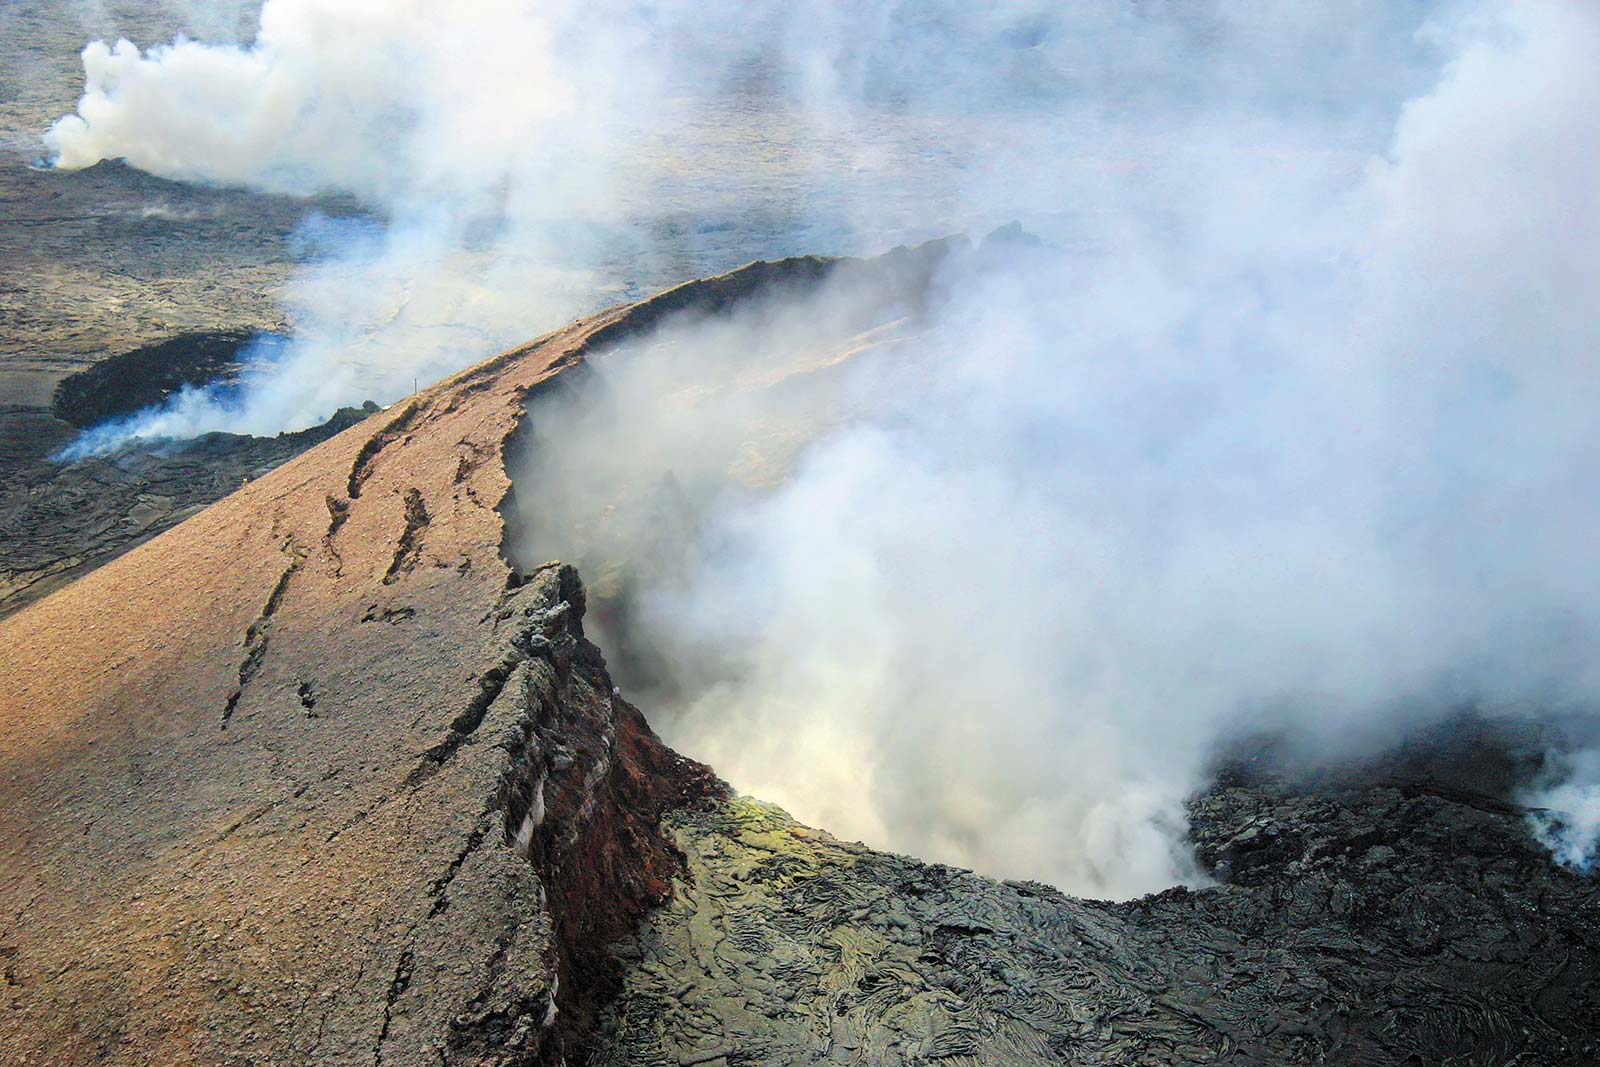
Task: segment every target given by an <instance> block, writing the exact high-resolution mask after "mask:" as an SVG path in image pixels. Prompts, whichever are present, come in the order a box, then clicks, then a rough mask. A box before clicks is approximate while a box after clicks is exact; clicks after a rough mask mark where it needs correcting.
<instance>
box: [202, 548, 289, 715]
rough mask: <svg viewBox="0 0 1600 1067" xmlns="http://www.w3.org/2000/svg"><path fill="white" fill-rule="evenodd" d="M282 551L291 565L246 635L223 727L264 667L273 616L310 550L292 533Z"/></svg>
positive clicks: (224, 713) (224, 711)
mask: <svg viewBox="0 0 1600 1067" xmlns="http://www.w3.org/2000/svg"><path fill="white" fill-rule="evenodd" d="M281 551H283V552H285V553H287V554H288V555H289V556H290V557H291V559H290V561H289V565H288V566H287V567H285V568H284V569H283V573H282V574H281V575H279V576H278V582H277V584H276V585H274V586H273V587H272V592H271V593H269V594H267V602H266V603H265V604H264V605H262V607H261V614H260V615H258V616H256V620H255V622H252V623H251V624H250V628H249V629H248V630H246V631H245V635H244V650H245V651H244V659H242V660H240V661H239V685H238V688H236V689H234V691H233V692H232V693H230V694H229V695H228V702H227V704H226V705H224V706H223V709H222V729H224V730H226V729H227V728H228V723H229V722H230V721H231V720H232V719H233V713H234V710H235V709H236V708H237V707H238V706H239V698H240V697H242V696H244V688H245V686H247V685H249V684H250V682H251V680H252V679H253V678H255V676H256V674H257V673H258V672H259V671H260V670H261V663H262V661H263V660H264V659H266V656H267V641H268V638H269V637H270V636H271V629H272V617H273V616H274V615H275V614H277V611H278V607H279V606H280V605H281V604H282V603H283V598H284V595H285V594H286V593H287V592H288V591H289V582H290V581H291V580H292V579H293V578H294V576H295V574H296V573H297V572H298V571H299V570H300V568H301V567H302V566H304V564H305V561H306V556H307V552H306V551H305V549H303V548H301V547H300V546H299V545H298V544H296V543H295V541H294V539H293V538H292V537H291V538H289V540H287V541H285V542H284V544H283V546H282V548H281Z"/></svg>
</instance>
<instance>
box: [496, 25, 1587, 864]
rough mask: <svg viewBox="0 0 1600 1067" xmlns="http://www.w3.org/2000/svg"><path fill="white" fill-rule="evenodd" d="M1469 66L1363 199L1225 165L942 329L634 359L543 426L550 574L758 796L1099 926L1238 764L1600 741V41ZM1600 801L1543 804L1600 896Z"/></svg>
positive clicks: (1427, 107)
mask: <svg viewBox="0 0 1600 1067" xmlns="http://www.w3.org/2000/svg"><path fill="white" fill-rule="evenodd" d="M1441 32H1442V31H1441ZM1455 32H1456V34H1457V36H1453V37H1451V38H1449V39H1448V44H1449V46H1450V47H1451V48H1452V49H1453V50H1454V53H1455V54H1454V58H1453V59H1452V60H1451V61H1450V62H1449V63H1448V64H1447V65H1446V66H1445V67H1444V68H1443V70H1442V72H1441V74H1440V76H1439V79H1438V81H1437V83H1436V85H1434V86H1433V87H1432V88H1431V89H1430V90H1428V91H1427V92H1425V93H1424V94H1422V95H1419V96H1418V97H1417V98H1415V99H1414V100H1412V101H1411V102H1410V103H1408V104H1407V105H1406V106H1405V107H1404V109H1403V110H1401V111H1400V112H1399V115H1398V120H1397V122H1396V124H1395V125H1394V128H1393V132H1392V135H1391V137H1390V138H1389V140H1388V143H1387V144H1386V145H1385V146H1384V148H1383V150H1382V151H1381V152H1379V153H1376V154H1375V155H1374V156H1372V157H1371V158H1370V160H1369V161H1368V162H1366V164H1365V165H1364V166H1358V167H1351V166H1349V165H1348V162H1347V161H1346V160H1345V159H1343V158H1342V156H1338V157H1334V158H1328V157H1326V156H1319V155H1314V154H1308V153H1301V154H1298V155H1297V156H1296V157H1295V158H1294V159H1292V160H1290V161H1288V162H1287V163H1286V164H1285V165H1281V166H1275V167H1266V168H1263V167H1260V166H1258V165H1256V161H1254V160H1252V159H1250V158H1249V153H1248V151H1247V149H1248V147H1249V146H1248V145H1243V144H1240V145H1235V146H1234V147H1236V148H1238V149H1239V155H1237V156H1233V157H1230V156H1229V155H1228V154H1226V153H1223V152H1221V151H1219V150H1220V149H1221V148H1223V147H1224V145H1223V143H1222V142H1220V141H1219V140H1217V139H1216V137H1217V136H1218V134H1217V129H1216V128H1208V129H1205V130H1202V131H1199V132H1201V133H1204V134H1206V135H1207V136H1205V137H1197V138H1196V139H1195V140H1193V141H1191V142H1190V143H1188V144H1184V145H1178V146H1175V147H1173V148H1172V149H1171V151H1172V153H1173V156H1174V158H1175V159H1178V160H1182V161H1183V162H1185V163H1186V164H1188V165H1187V166H1186V167H1185V168H1184V173H1185V174H1186V175H1187V185H1186V187H1185V188H1183V189H1182V190H1181V191H1178V190H1173V191H1172V192H1171V195H1169V196H1168V197H1167V198H1166V200H1165V204H1166V206H1167V209H1168V210H1166V211H1165V212H1162V213H1159V214H1158V213H1149V212H1143V211H1137V210H1136V211H1123V210H1118V208H1119V207H1120V206H1121V205H1118V204H1116V203H1107V202H1105V201H1101V202H1100V204H1101V206H1103V207H1104V209H1105V210H1104V211H1103V212H1102V213H1101V214H1099V215H1096V216H1095V217H1093V218H1092V219H1087V220H1086V219H1084V218H1083V217H1076V218H1073V219H1072V220H1071V222H1070V224H1067V225H1060V226H1058V229H1059V230H1060V232H1058V233H1055V234H1053V235H1051V236H1053V237H1054V238H1055V241H1054V242H1053V243H1052V244H1048V245H1045V246H1041V247H1031V246H1029V245H1027V244H1026V243H1016V242H1013V243H1011V244H1009V245H1006V244H1001V245H999V246H998V247H991V248H989V249H986V250H984V251H982V252H980V253H979V254H976V255H966V256H963V255H956V256H953V257H950V258H949V259H948V260H947V261H946V262H945V265H944V267H943V269H942V270H941V272H940V275H939V277H938V278H937V279H936V280H935V282H934V284H933V285H932V288H931V290H930V293H931V295H930V298H929V299H930V303H931V306H930V307H929V308H927V309H912V310H910V311H907V309H905V308H903V307H898V306H894V305H885V306H883V307H881V308H880V309H879V310H878V313H877V314H876V316H872V315H865V314H863V312H862V309H861V308H860V307H859V286H858V285H856V284H854V282H851V283H843V284H839V285H835V286H832V287H825V288H824V289H823V290H821V291H820V292H817V293H811V294H808V295H806V296H805V297H803V298H797V299H796V300H794V301H792V302H790V303H788V304H780V305H778V306H776V307H774V306H772V305H771V304H770V303H758V304H757V305H756V306H754V307H753V308H751V309H748V310H746V311H744V312H742V313H740V314H738V315H736V316H734V317H733V318H731V319H727V320H715V321H711V322H698V321H688V322H683V323H677V324H674V325H671V326H669V327H668V328H665V329H663V330H662V331H661V332H660V334H659V335H658V336H656V337H654V338H652V339H648V340H645V341H640V342H634V343H631V344H629V345H626V346H624V347H622V348H619V349H618V350H616V351H613V352H611V353H609V354H607V355H605V356H602V357H600V358H598V359H597V360H596V361H595V364H594V367H595V369H594V373H593V377H592V379H591V380H590V381H588V382H586V383H585V384H584V385H583V386H582V387H581V389H580V390H579V391H578V394H577V395H576V396H566V395H562V396H557V397H553V398H551V399H550V400H549V401H547V402H546V403H544V404H542V405H540V406H537V407H536V408H535V409H534V411H533V413H532V415H531V427H532V433H533V438H534V439H533V443H532V445H531V448H530V452H529V456H528V459H527V461H526V463H527V465H526V467H525V468H524V469H523V471H522V472H521V473H520V475H519V491H521V493H522V494H523V500H524V504H525V506H526V509H527V515H526V522H527V524H528V526H529V528H530V530H529V541H530V543H529V544H528V545H527V546H525V548H524V550H523V551H524V553H525V554H526V555H527V556H528V558H529V559H530V560H532V559H533V558H535V557H539V556H540V555H541V554H543V555H551V556H554V555H564V556H567V557H569V558H571V557H574V556H575V557H576V558H578V559H579V561H580V563H581V564H583V565H585V566H586V567H587V569H588V571H589V573H590V576H591V580H594V581H596V582H597V583H598V584H597V585H596V590H595V593H596V599H597V601H598V603H599V609H598V611H597V615H598V620H597V621H598V623H599V625H600V626H602V627H604V628H606V629H607V630H608V631H609V632H607V633H606V634H605V635H604V640H605V641H606V642H607V644H608V645H609V646H610V647H613V648H614V649H617V650H618V651H619V653H620V657H621V662H620V663H619V664H618V669H619V674H620V675H621V676H623V677H624V678H625V679H627V680H629V681H630V682H632V683H633V684H636V685H638V686H641V687H643V689H644V694H643V695H642V696H641V699H642V700H643V701H644V702H645V703H646V704H647V705H648V706H650V707H652V708H653V709H655V710H656V711H657V712H658V715H657V718H658V724H659V725H660V726H661V728H662V729H663V730H664V731H665V732H666V734H667V736H668V737H669V739H670V740H672V741H674V742H675V743H677V744H679V745H680V746H681V747H684V748H686V749H687V750H688V751H691V752H693V753H695V754H696V755H699V756H702V757H704V758H706V759H708V760H709V761H710V762H711V763H712V764H713V765H714V766H716V767H718V768H719V770H721V771H722V772H723V773H724V774H726V775H728V776H729V777H731V778H732V780H733V781H734V782H735V783H737V784H738V785H740V786H742V787H745V788H748V789H750V790H752V791H754V792H757V793H759V794H762V795H764V796H768V797H771V798H773V799H776V800H778V801H779V802H780V803H784V804H786V805H788V806H790V807H791V808H792V809H793V810H795V811H797V812H798V813H799V814H801V815H802V816H803V817H805V818H808V819H810V820H812V821H816V822H818V823H820V824H822V825H825V826H828V827H830V828H831V829H834V830H836V831H837V832H840V833H844V834H848V835H851V836H859V837H862V838H864V839H866V840H868V841H870V842H873V843H876V844H880V845H889V846H892V847H896V848H900V849H904V850H907V851H911V852H915V853H917V854H920V855H925V856H933V857H937V858H940V859H945V860H949V861H953V862H957V863H962V864H968V865H975V866H977V867H979V868H981V869H985V870H989V871H995V872H999V873H1004V874H1008V875H1016V876H1029V877H1036V878H1042V879H1046V880H1049V881H1052V882H1054V883H1056V884H1059V885H1064V886H1067V887H1069V888H1072V889H1075V890H1079V891H1086V892H1093V893H1105V894H1116V895H1121V894H1129V893H1136V892H1142V891H1148V890H1152V889H1158V888H1161V887H1164V886H1167V885H1170V884H1172V883H1174V882H1175V881H1180V880H1186V879H1193V878H1194V877H1196V872H1195V871H1194V870H1193V868H1192V866H1191V864H1190V861H1189V859H1188V855H1187V852H1186V850H1185V848H1184V846H1183V841H1182V838H1183V833H1184V815H1183V808H1182V803H1183V799H1184V797H1185V796H1186V795H1187V794H1188V793H1189V792H1191V791H1192V790H1193V789H1195V788H1197V787H1199V786H1200V785H1201V784H1202V783H1203V780H1204V775H1205V773H1206V769H1207V766H1208V763H1209V761H1210V760H1211V758H1212V757H1213V756H1214V755H1215V752H1216V748H1217V745H1218V743H1219V741H1220V740H1222V739H1224V738H1227V737H1231V736H1237V735H1239V734H1241V733H1244V732H1248V731H1253V730H1273V731H1282V730H1287V731H1289V732H1290V733H1291V734H1292V735H1293V736H1294V737H1295V738H1296V740H1298V741H1299V742H1300V743H1302V744H1303V745H1304V746H1305V747H1306V748H1307V749H1308V750H1311V751H1316V752H1320V753H1324V754H1331V753H1346V754H1349V753H1359V752H1362V751H1370V750H1372V749H1374V748H1376V747H1378V746H1381V745H1383V744H1384V743H1386V742H1390V741H1393V740H1394V739H1396V738H1397V737H1398V736H1399V735H1400V734H1401V733H1403V732H1405V731H1408V730H1410V729H1414V728H1416V727H1417V726H1419V725H1422V724H1425V723H1427V722H1429V721H1431V720H1436V719H1439V718H1443V717H1445V716H1448V715H1451V714H1453V713H1456V712H1458V711H1459V710H1460V709H1462V708H1464V707H1466V708H1475V709H1477V710H1479V711H1480V712H1482V713H1485V714H1490V715H1494V714H1502V713H1512V714H1519V715H1522V714H1529V713H1535V714H1543V713H1560V714H1571V713H1574V712H1577V713H1583V712H1586V711H1587V710H1588V709H1590V708H1592V707H1594V705H1595V703H1596V699H1597V698H1600V675H1597V673H1596V668H1597V663H1596V657H1595V653H1594V649H1595V648H1597V647H1600V564H1597V563H1596V562H1595V559H1594V554H1593V551H1592V546H1593V545H1594V544H1595V543H1600V501H1597V500H1596V498H1595V497H1594V494H1593V493H1592V491H1590V490H1591V488H1592V487H1593V486H1594V485H1595V484H1597V481H1596V479H1597V476H1600V452H1597V450H1596V445H1597V444H1600V441H1597V432H1600V415H1597V414H1596V413H1597V412H1600V406H1597V401H1600V396H1597V395H1596V394H1597V390H1600V379H1597V376H1596V373H1595V363H1594V359H1595V353H1596V352H1597V351H1600V322H1597V321H1596V318H1595V316H1594V315H1593V314H1592V312H1591V311H1590V309H1589V306H1588V302H1589V300H1590V294H1592V293H1593V292H1595V291H1596V290H1595V285H1596V283H1597V282H1600V273H1597V272H1600V251H1597V250H1600V244H1597V243H1596V238H1600V233H1597V232H1596V228H1597V225H1600V218H1597V215H1596V212H1595V202H1594V193H1593V179H1592V175H1593V174H1594V173H1595V170H1594V164H1595V162H1596V153H1597V151H1600V129H1597V128H1596V127H1595V126H1594V125H1593V124H1592V123H1590V122H1588V121H1587V119H1586V117H1585V113H1586V109H1585V107H1584V106H1583V104H1582V101H1583V100H1585V99H1587V98H1588V96H1589V95H1590V94H1591V93H1593V92H1594V91H1596V90H1600V71H1597V70H1596V69H1595V68H1594V66H1593V64H1592V63H1590V62H1589V61H1588V59H1587V58H1586V57H1588V56H1590V55H1592V54H1594V53H1593V51H1592V50H1593V49H1594V48H1595V47H1596V46H1597V45H1600V18H1597V17H1596V16H1594V15H1593V14H1592V13H1589V12H1586V11H1582V10H1579V9H1575V8H1572V9H1568V8H1562V9H1555V8H1541V9H1529V8H1519V9H1517V10H1515V11H1514V12H1511V13H1509V14H1508V15H1507V16H1506V17H1505V18H1504V19H1496V20H1493V21H1477V20H1472V21H1468V22H1466V23H1463V24H1461V25H1459V27H1458V28H1457V29H1456V31H1455ZM1046 229H1047V228H1046ZM662 713H664V714H662ZM1597 766H1600V762H1597V761H1596V760H1595V759H1594V758H1593V757H1592V756H1591V755H1589V754H1579V756H1578V757H1577V758H1576V759H1574V760H1572V761H1571V764H1570V766H1569V767H1567V769H1566V772H1565V773H1562V774H1559V775H1558V776H1557V779H1556V780H1555V782H1554V784H1552V785H1551V786H1549V787H1548V788H1545V789H1540V790H1536V791H1532V792H1530V794H1529V797H1528V799H1529V800H1530V802H1534V803H1538V804H1542V805H1545V806H1548V807H1550V808H1553V809H1557V811H1558V814H1555V815H1552V816H1542V817H1541V818H1540V820H1539V828H1540V829H1541V830H1542V831H1543V832H1545V833H1546V834H1547V835H1548V836H1549V839H1550V841H1551V844H1552V847H1553V848H1555V849H1556V850H1557V852H1558V855H1559V856H1561V858H1563V859H1564V860H1566V861H1569V862H1575V863H1587V862H1589V860H1590V859H1591V858H1592V855H1593V838H1594V830H1595V816H1594V814H1593V813H1594V810H1595V808H1596V804H1595V801H1594V797H1595V796H1596V795H1597V790H1596V786H1595V784H1594V783H1595V782H1596V781H1597V779H1596V778H1595V776H1594V774H1593V773H1592V772H1593V771H1594V769H1595V768H1596V767H1597Z"/></svg>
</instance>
